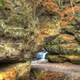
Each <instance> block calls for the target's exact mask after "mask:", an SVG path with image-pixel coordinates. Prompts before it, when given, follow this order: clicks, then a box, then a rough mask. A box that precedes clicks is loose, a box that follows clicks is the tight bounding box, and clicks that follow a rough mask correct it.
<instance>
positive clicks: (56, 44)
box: [44, 22, 80, 63]
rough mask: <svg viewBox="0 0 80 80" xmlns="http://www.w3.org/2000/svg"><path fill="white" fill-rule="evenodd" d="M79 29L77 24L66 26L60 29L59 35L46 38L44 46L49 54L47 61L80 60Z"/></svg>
mask: <svg viewBox="0 0 80 80" xmlns="http://www.w3.org/2000/svg"><path fill="white" fill-rule="evenodd" d="M76 23H77V22H76ZM79 31H80V29H78V26H77V25H74V26H66V27H64V28H61V29H60V34H59V35H56V36H51V37H48V38H46V40H45V41H46V42H45V44H44V47H45V49H46V50H47V51H48V52H49V54H50V55H51V56H48V59H49V61H51V62H58V61H59V62H65V61H66V60H67V61H71V62H73V61H74V62H77V63H78V62H80V41H79V35H80V34H79ZM52 56H53V57H52ZM74 62H73V63H74Z"/></svg>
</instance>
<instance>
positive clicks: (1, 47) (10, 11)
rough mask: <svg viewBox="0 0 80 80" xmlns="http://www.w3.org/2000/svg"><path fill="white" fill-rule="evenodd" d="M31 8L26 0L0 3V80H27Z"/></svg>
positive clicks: (29, 55)
mask: <svg viewBox="0 0 80 80" xmlns="http://www.w3.org/2000/svg"><path fill="white" fill-rule="evenodd" d="M31 16H32V7H31V5H30V3H29V1H28V0H27V1H26V0H15V1H13V0H1V1H0V65H1V66H0V80H26V79H27V80H28V79H29V72H30V68H31V66H30V65H31V64H30V59H31V48H30V47H31V44H30V41H32V35H30V34H31V33H32V31H31V29H30V28H28V27H32V26H31V24H32V22H31V21H32V17H31Z"/></svg>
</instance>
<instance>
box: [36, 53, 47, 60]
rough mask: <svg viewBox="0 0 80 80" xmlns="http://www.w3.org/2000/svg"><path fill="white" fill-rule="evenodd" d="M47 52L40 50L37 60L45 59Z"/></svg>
mask: <svg viewBox="0 0 80 80" xmlns="http://www.w3.org/2000/svg"><path fill="white" fill-rule="evenodd" d="M47 53H48V52H46V51H41V52H38V53H37V55H36V59H37V60H45V59H46V55H47Z"/></svg>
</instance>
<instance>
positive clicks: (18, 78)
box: [0, 62, 31, 80]
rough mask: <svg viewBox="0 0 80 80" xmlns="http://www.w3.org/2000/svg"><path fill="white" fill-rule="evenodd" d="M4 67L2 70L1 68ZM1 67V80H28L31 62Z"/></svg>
mask: <svg viewBox="0 0 80 80" xmlns="http://www.w3.org/2000/svg"><path fill="white" fill-rule="evenodd" d="M1 67H2V68H1ZM1 67H0V80H26V79H27V80H28V79H29V72H30V67H31V66H30V62H24V63H21V62H20V63H15V64H9V65H7V66H5V65H3V66H1Z"/></svg>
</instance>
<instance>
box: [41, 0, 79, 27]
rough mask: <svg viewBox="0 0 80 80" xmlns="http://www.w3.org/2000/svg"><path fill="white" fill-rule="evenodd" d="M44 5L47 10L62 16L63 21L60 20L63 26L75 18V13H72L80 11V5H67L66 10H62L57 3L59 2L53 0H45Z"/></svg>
mask: <svg viewBox="0 0 80 80" xmlns="http://www.w3.org/2000/svg"><path fill="white" fill-rule="evenodd" d="M42 5H43V7H45V8H46V9H47V10H49V11H51V12H56V13H57V14H59V16H60V17H61V21H60V24H61V26H66V25H68V24H69V22H70V21H72V20H73V19H74V18H75V17H74V16H73V15H72V16H70V14H74V13H76V12H80V6H72V7H66V8H65V9H64V10H61V9H60V8H59V6H58V5H57V3H55V1H53V0H43V1H42ZM65 16H66V17H65Z"/></svg>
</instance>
